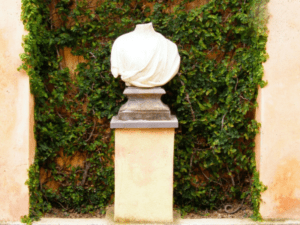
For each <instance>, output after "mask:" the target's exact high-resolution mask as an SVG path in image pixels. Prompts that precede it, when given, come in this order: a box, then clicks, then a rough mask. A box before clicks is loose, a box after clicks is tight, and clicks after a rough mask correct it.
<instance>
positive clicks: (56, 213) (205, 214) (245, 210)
mask: <svg viewBox="0 0 300 225" xmlns="http://www.w3.org/2000/svg"><path fill="white" fill-rule="evenodd" d="M239 206H240V205H239V204H235V205H233V208H232V209H231V208H229V209H228V211H229V212H232V211H234V210H235V209H237V208H238V207H239ZM110 207H112V206H110ZM252 214H253V211H252V209H251V208H250V206H247V205H244V206H242V207H241V209H240V210H239V211H238V212H236V213H233V214H228V213H226V212H225V210H224V209H219V210H203V211H199V212H197V213H188V214H186V215H184V216H183V219H201V218H206V219H208V218H236V219H243V218H248V217H250V216H251V215H252ZM104 217H105V214H101V210H97V211H96V212H94V213H86V214H84V213H76V212H72V211H69V212H63V211H62V210H61V209H56V208H53V209H52V210H51V212H49V213H46V214H45V215H44V218H104Z"/></svg>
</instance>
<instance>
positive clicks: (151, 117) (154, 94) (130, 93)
mask: <svg viewBox="0 0 300 225" xmlns="http://www.w3.org/2000/svg"><path fill="white" fill-rule="evenodd" d="M124 94H125V95H126V96H127V97H128V101H127V102H126V103H125V104H124V105H123V106H122V107H121V108H120V110H119V113H118V115H117V116H114V117H113V119H112V120H111V125H110V127H111V128H177V127H178V120H177V118H176V116H172V115H171V111H170V109H169V107H168V106H167V105H166V104H164V103H163V102H162V101H161V96H162V95H163V94H166V91H165V90H164V89H163V88H161V87H155V88H147V89H146V88H138V87H127V88H126V89H125V91H124Z"/></svg>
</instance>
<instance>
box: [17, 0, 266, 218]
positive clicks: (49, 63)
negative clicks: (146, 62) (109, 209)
mask: <svg viewBox="0 0 300 225" xmlns="http://www.w3.org/2000/svg"><path fill="white" fill-rule="evenodd" d="M22 2H23V6H22V9H23V14H22V20H23V22H24V25H25V28H26V30H28V31H29V33H28V35H26V36H25V37H24V50H25V53H24V54H22V55H21V58H22V60H23V65H22V66H21V67H20V69H24V70H26V71H27V74H28V75H29V76H30V85H31V92H32V94H34V97H35V138H36V141H37V147H36V153H35V161H34V164H33V165H32V166H31V167H30V170H29V179H28V181H27V184H28V185H29V189H30V213H29V215H27V216H25V217H24V218H23V219H24V220H23V221H25V222H31V221H32V220H36V219H38V218H40V217H41V216H42V215H43V213H45V212H47V211H49V210H50V209H51V208H52V207H57V208H62V209H63V210H67V211H68V210H75V211H76V212H92V211H94V210H96V209H102V210H103V213H104V212H105V207H106V206H107V205H108V204H110V203H113V194H114V161H113V160H114V131H113V130H110V129H109V121H110V119H111V118H112V116H114V115H116V114H117V112H118V110H119V108H120V106H121V105H122V104H124V102H125V101H126V99H125V97H124V95H123V94H122V92H123V90H124V88H125V85H124V83H123V82H122V81H121V80H120V79H114V78H113V76H112V75H111V73H110V52H111V47H112V43H113V42H114V40H115V39H116V38H117V37H118V36H120V35H122V34H124V33H127V32H130V31H132V30H133V29H134V27H135V25H136V24H139V23H147V22H152V23H153V25H154V28H155V30H156V31H157V32H160V33H162V34H163V35H164V36H165V37H167V38H168V39H170V40H172V41H173V42H175V43H176V44H177V46H178V49H179V53H180V56H181V66H180V70H179V73H178V75H176V76H175V78H174V79H173V80H172V81H171V82H169V83H168V84H167V85H165V86H164V88H165V89H166V91H167V94H166V95H165V96H163V98H162V99H163V101H164V102H165V103H166V104H168V105H169V106H170V108H171V110H172V112H173V113H174V114H176V115H177V117H178V120H179V124H180V125H179V128H178V129H176V136H175V139H176V140H175V157H174V206H175V207H176V208H179V209H181V211H182V212H183V213H184V212H190V211H197V210H198V209H203V208H209V209H219V208H221V207H224V205H226V204H229V203H233V202H244V204H251V205H252V206H253V209H254V215H253V218H256V219H259V218H260V216H259V213H258V206H259V200H260V192H261V191H263V190H264V189H265V187H264V186H263V185H262V184H261V183H260V182H259V179H258V173H257V172H256V167H255V156H254V151H253V148H254V137H255V135H256V134H257V133H258V129H259V124H258V123H257V122H256V121H255V120H254V110H255V108H256V107H257V102H256V97H257V93H258V87H259V86H260V87H264V86H265V84H266V83H265V82H264V81H263V80H262V76H263V67H262V63H263V62H265V61H266V51H265V46H266V41H267V34H266V29H265V13H264V12H265V4H266V1H258V0H211V1H205V2H204V3H206V4H202V3H201V1H196V2H194V5H193V1H171V0H168V1H164V0H158V1H141V0H135V1H130V0H123V1H119V0H101V1H97V0H93V1H87V0H73V1H72V0H22ZM200 3H201V4H200ZM66 50H71V53H72V55H73V56H78V58H79V59H80V60H79V63H78V64H77V66H76V70H75V71H73V70H72V69H70V68H68V66H67V64H66V63H65V62H66V61H67V60H68V58H66V56H64V52H66Z"/></svg>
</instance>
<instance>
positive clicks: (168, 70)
mask: <svg viewBox="0 0 300 225" xmlns="http://www.w3.org/2000/svg"><path fill="white" fill-rule="evenodd" d="M179 65H180V56H179V54H178V49H177V46H176V45H175V44H174V43H173V42H172V41H170V40H168V39H166V38H165V37H164V36H163V35H161V34H160V33H157V32H156V31H155V30H154V29H153V26H152V23H147V24H138V25H137V26H136V28H135V30H134V31H132V32H129V33H127V34H124V35H121V36H120V37H118V38H117V39H116V41H115V42H114V44H113V46H112V52H111V71H112V74H113V76H114V77H116V78H117V77H118V76H119V75H121V79H122V80H123V81H124V82H125V83H126V85H127V86H135V87H141V88H152V87H159V86H163V85H164V84H166V83H168V82H169V81H170V80H171V79H172V78H173V77H174V76H175V75H176V74H177V72H178V69H179Z"/></svg>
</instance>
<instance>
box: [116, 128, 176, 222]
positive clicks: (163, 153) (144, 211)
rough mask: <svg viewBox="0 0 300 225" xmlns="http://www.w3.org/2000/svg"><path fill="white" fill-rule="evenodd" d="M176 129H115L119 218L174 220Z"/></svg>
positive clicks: (149, 220) (129, 220) (117, 210)
mask: <svg viewBox="0 0 300 225" xmlns="http://www.w3.org/2000/svg"><path fill="white" fill-rule="evenodd" d="M174 132H175V129H174V128H151V129H148V128H128V129H126V128H125V129H116V130H115V206H114V220H115V221H116V222H173V161H174V135H175V133H174Z"/></svg>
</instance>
